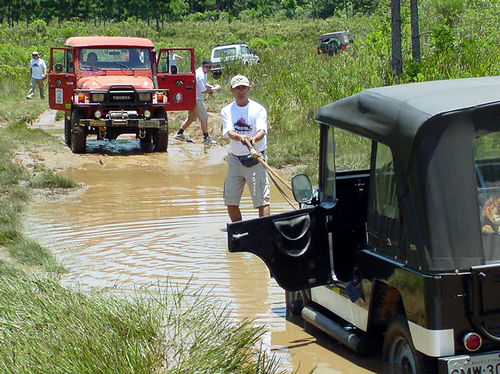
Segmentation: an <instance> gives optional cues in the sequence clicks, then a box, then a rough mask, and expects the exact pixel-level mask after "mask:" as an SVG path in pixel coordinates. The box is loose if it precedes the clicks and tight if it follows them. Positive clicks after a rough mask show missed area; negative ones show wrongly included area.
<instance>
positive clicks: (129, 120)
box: [80, 110, 167, 128]
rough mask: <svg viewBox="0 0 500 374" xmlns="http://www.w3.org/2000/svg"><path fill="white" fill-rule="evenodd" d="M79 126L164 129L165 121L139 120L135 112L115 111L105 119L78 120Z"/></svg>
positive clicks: (155, 119)
mask: <svg viewBox="0 0 500 374" xmlns="http://www.w3.org/2000/svg"><path fill="white" fill-rule="evenodd" d="M80 126H91V127H123V126H126V127H136V128H164V127H167V121H165V118H144V117H143V118H139V115H138V113H137V111H135V110H117V111H110V112H109V113H108V115H107V116H106V117H105V118H100V119H88V118H82V119H80Z"/></svg>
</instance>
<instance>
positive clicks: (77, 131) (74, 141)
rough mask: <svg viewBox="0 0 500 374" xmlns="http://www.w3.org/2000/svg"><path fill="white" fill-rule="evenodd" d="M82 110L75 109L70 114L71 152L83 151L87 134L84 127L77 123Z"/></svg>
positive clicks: (81, 115)
mask: <svg viewBox="0 0 500 374" xmlns="http://www.w3.org/2000/svg"><path fill="white" fill-rule="evenodd" d="M82 118H83V112H82V111H81V110H78V109H75V110H74V111H73V113H72V114H71V150H72V151H73V153H85V145H86V144H85V143H86V140H87V134H86V131H85V128H83V127H81V126H80V125H79V122H80V119H82Z"/></svg>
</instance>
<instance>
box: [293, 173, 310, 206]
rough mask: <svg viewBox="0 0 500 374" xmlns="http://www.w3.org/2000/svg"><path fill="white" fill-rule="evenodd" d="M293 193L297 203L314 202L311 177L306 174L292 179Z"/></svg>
mask: <svg viewBox="0 0 500 374" xmlns="http://www.w3.org/2000/svg"><path fill="white" fill-rule="evenodd" d="M292 192H293V197H294V198H295V201H297V202H298V203H307V202H309V201H311V200H312V197H313V193H312V192H313V191H312V184H311V181H310V180H309V177H308V176H307V175H305V174H297V175H294V176H293V178H292Z"/></svg>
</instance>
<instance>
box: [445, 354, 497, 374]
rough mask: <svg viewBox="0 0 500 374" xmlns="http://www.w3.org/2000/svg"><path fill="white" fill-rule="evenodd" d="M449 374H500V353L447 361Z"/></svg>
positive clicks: (458, 357)
mask: <svg viewBox="0 0 500 374" xmlns="http://www.w3.org/2000/svg"><path fill="white" fill-rule="evenodd" d="M446 361H447V368H448V374H500V352H495V353H487V354H483V355H474V356H456V357H453V358H450V359H447V360H446Z"/></svg>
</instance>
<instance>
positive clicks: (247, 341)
mask: <svg viewBox="0 0 500 374" xmlns="http://www.w3.org/2000/svg"><path fill="white" fill-rule="evenodd" d="M159 288H160V289H161V290H162V291H153V290H142V293H141V294H139V293H137V294H136V295H135V296H134V297H133V298H132V299H125V298H123V297H119V296H113V295H110V294H109V293H106V292H102V291H101V292H98V291H95V292H93V293H90V294H88V293H82V292H78V291H75V290H71V289H68V288H65V287H63V286H61V284H60V282H59V281H58V280H57V279H55V278H54V277H50V276H49V277H40V276H27V275H26V273H24V272H21V271H15V270H13V269H12V268H10V267H6V266H5V264H3V263H1V262H0V315H1V316H2V317H1V323H0V341H1V342H2V344H0V372H2V373H30V374H37V373H39V374H45V373H54V374H57V373H61V374H62V373H82V374H85V373H88V374H95V373H113V374H121V373H130V374H141V373H144V374H146V373H186V374H188V373H189V374H191V373H207V374H208V373H210V374H212V373H221V374H224V373H234V372H238V373H252V374H253V373H256V374H259V373H261V374H265V373H276V372H277V370H276V363H275V362H274V361H273V360H270V359H269V358H267V357H263V356H259V355H258V353H257V351H255V345H256V343H257V341H258V339H259V336H260V334H261V333H262V329H259V328H253V327H250V326H249V324H248V322H247V321H243V322H240V323H237V324H234V323H230V322H229V319H228V315H227V314H224V313H220V312H219V311H218V309H217V307H218V306H217V305H215V304H214V301H213V300H210V298H209V297H208V295H206V294H204V293H201V292H194V294H193V292H192V291H191V290H189V288H188V287H187V286H186V287H185V288H182V289H174V288H173V287H169V286H168V285H163V286H161V287H159ZM21 295H22V297H20V296H21ZM141 295H142V296H141ZM188 295H189V296H188ZM254 356H256V357H257V359H254Z"/></svg>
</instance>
